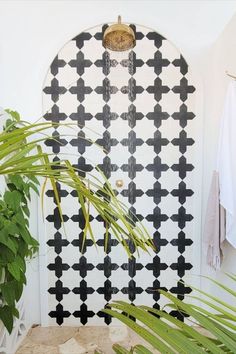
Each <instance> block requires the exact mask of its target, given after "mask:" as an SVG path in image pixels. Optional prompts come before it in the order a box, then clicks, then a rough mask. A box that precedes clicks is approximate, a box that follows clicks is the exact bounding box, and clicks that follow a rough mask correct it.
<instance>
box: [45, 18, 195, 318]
mask: <svg viewBox="0 0 236 354" xmlns="http://www.w3.org/2000/svg"><path fill="white" fill-rule="evenodd" d="M131 26H132V28H133V29H134V30H135V33H136V41H137V45H136V47H135V48H134V50H132V51H130V52H124V53H115V52H109V51H106V50H104V48H103V47H102V42H101V40H102V34H103V32H104V30H105V28H106V27H107V25H105V26H103V27H96V28H94V29H92V30H90V32H83V33H81V34H80V35H78V36H77V37H75V38H74V39H73V40H71V41H70V42H68V43H67V44H66V45H65V47H64V48H63V49H62V50H61V51H60V52H59V54H58V55H57V56H56V58H55V59H54V61H53V63H52V64H51V67H50V71H49V73H48V75H47V79H46V82H45V87H44V90H43V92H44V108H45V110H47V113H46V114H45V116H44V118H45V120H47V121H53V122H55V123H64V122H74V123H76V124H77V125H78V132H76V133H74V131H72V132H71V131H70V130H69V129H68V128H66V127H62V126H58V127H55V130H54V131H53V132H52V139H48V141H47V142H46V147H47V149H48V151H50V152H53V153H54V154H56V155H57V154H58V153H59V152H60V153H62V154H63V153H65V154H67V155H66V156H68V154H69V155H70V159H71V160H72V163H73V165H74V166H75V167H77V168H78V169H79V172H78V173H79V174H80V175H81V176H85V175H87V177H88V176H89V173H94V174H96V171H95V169H94V166H95V165H98V166H99V168H100V169H101V170H102V171H103V173H104V174H105V176H106V177H107V178H109V180H110V182H111V184H112V185H114V188H115V180H116V179H123V180H124V186H123V189H119V190H117V193H118V194H119V198H120V199H121V200H122V201H124V202H125V203H126V204H127V205H129V208H130V209H129V210H130V214H132V213H136V214H137V216H138V217H139V219H140V220H142V221H143V223H144V225H145V226H146V228H147V229H148V231H149V233H150V234H151V235H152V237H153V241H154V243H155V245H156V246H157V251H156V252H155V253H153V254H151V255H147V254H142V253H141V255H140V257H134V258H133V259H127V257H126V255H125V253H124V251H123V250H122V247H121V246H120V245H119V244H118V242H117V240H116V239H115V238H114V235H112V233H111V232H110V233H109V237H108V242H107V250H106V254H104V247H105V246H104V245H105V241H104V234H105V228H104V223H103V220H102V219H101V218H100V217H99V216H98V215H97V214H96V213H95V212H94V211H93V210H91V217H90V220H91V225H92V227H93V228H94V230H96V237H97V248H96V247H95V246H94V244H93V242H92V241H91V240H90V239H87V240H86V241H85V243H84V248H83V247H82V244H83V232H82V230H83V227H84V225H85V220H84V218H83V214H82V210H81V208H80V205H79V204H78V202H77V199H76V197H77V194H76V192H75V191H71V190H69V189H67V188H65V187H64V186H60V185H57V188H58V194H59V196H60V200H61V204H62V210H63V212H64V213H65V214H64V215H63V220H64V223H65V228H66V230H67V235H66V236H65V234H64V232H63V227H62V223H61V221H60V218H59V211H58V208H57V206H56V201H55V197H54V195H53V191H52V190H50V189H48V190H47V192H46V208H47V210H48V213H47V217H46V220H47V226H46V227H47V234H48V242H47V245H48V271H49V284H48V296H49V309H50V311H49V317H50V323H51V324H55V323H57V324H58V325H62V324H64V325H76V324H78V323H81V324H83V325H85V324H87V323H88V324H103V323H104V322H105V323H106V324H110V323H111V321H112V320H111V318H110V317H109V316H107V315H104V314H103V313H102V312H101V311H100V309H101V308H103V307H104V306H105V305H106V303H108V302H109V301H111V300H112V299H124V300H128V301H130V302H131V303H145V304H147V305H150V306H154V307H155V308H159V306H160V305H162V303H163V302H162V301H163V300H160V296H159V294H158V292H156V291H155V290H156V289H158V288H162V289H168V290H169V291H170V292H172V293H174V294H177V296H178V297H179V298H180V299H183V298H184V296H185V294H188V293H189V292H190V289H189V288H188V287H187V286H184V285H183V284H182V283H181V281H180V280H181V279H182V278H183V277H184V276H185V274H187V273H188V272H189V271H190V270H191V268H192V263H193V262H192V260H193V255H192V250H191V249H192V248H191V245H192V243H193V241H192V239H191V236H192V231H193V227H194V222H195V221H194V215H193V214H194V212H193V204H194V182H193V176H194V173H195V172H194V161H193V159H192V156H193V152H194V139H195V131H194V124H193V123H194V119H195V113H194V103H195V93H194V92H195V88H194V86H193V84H192V78H191V73H190V72H189V69H188V65H187V63H186V61H185V60H184V58H183V56H182V55H181V54H180V53H179V52H178V51H177V50H176V48H175V47H174V46H173V45H172V44H171V43H170V42H169V41H167V40H166V39H165V38H164V37H162V36H161V35H159V34H158V33H156V32H152V31H150V30H148V29H146V28H144V27H141V26H139V27H135V26H134V25H131ZM66 134H69V136H66ZM55 138H57V139H56V140H55ZM85 138H90V139H91V140H93V141H95V142H96V143H97V144H99V145H101V146H102V147H103V150H102V149H99V148H98V147H97V146H95V145H94V144H92V143H91V141H88V140H85ZM129 248H130V251H131V252H132V253H135V248H134V245H133V244H132V243H129ZM82 251H83V254H81V252H82ZM172 314H173V315H174V316H176V317H178V318H181V319H183V317H182V315H181V314H179V313H177V312H174V311H173V312H172Z"/></svg>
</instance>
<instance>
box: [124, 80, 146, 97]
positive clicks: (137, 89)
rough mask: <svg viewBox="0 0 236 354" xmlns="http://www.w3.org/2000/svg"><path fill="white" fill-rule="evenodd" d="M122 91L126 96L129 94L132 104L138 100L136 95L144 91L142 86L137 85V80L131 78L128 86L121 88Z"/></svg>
mask: <svg viewBox="0 0 236 354" xmlns="http://www.w3.org/2000/svg"><path fill="white" fill-rule="evenodd" d="M120 91H121V92H122V93H124V94H128V98H129V100H130V101H131V102H134V101H135V100H136V95H137V94H140V93H142V92H143V91H144V88H143V87H142V86H137V85H136V80H135V79H134V78H133V77H131V78H130V79H129V81H128V86H123V87H121V89H120Z"/></svg>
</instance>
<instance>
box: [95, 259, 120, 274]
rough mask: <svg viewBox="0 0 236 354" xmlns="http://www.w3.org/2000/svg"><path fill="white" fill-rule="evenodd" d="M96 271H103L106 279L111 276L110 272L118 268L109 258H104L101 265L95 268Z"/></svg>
mask: <svg viewBox="0 0 236 354" xmlns="http://www.w3.org/2000/svg"><path fill="white" fill-rule="evenodd" d="M96 268H97V269H98V270H103V271H104V275H105V277H106V278H109V277H110V276H111V272H112V271H114V270H117V269H118V268H119V266H118V264H116V263H112V261H111V257H109V256H106V257H105V258H104V262H103V263H99V264H98V265H97V267H96Z"/></svg>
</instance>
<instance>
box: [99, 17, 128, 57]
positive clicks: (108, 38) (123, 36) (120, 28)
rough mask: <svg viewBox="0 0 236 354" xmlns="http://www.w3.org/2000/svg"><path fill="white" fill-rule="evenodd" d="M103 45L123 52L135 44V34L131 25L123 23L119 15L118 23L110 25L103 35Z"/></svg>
mask: <svg viewBox="0 0 236 354" xmlns="http://www.w3.org/2000/svg"><path fill="white" fill-rule="evenodd" d="M102 44H103V47H105V48H106V49H110V50H113V51H116V52H123V51H125V50H129V49H132V48H133V47H134V46H135V35H134V31H133V30H132V28H131V27H129V26H127V25H125V24H124V23H121V17H120V16H118V23H115V24H114V25H111V26H109V27H108V28H107V29H106V30H105V32H104V35H103V42H102Z"/></svg>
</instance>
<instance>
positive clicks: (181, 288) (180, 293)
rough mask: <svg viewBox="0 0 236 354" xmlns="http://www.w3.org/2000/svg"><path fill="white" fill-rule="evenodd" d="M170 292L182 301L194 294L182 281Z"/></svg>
mask: <svg viewBox="0 0 236 354" xmlns="http://www.w3.org/2000/svg"><path fill="white" fill-rule="evenodd" d="M170 292H171V293H172V294H176V295H177V297H178V298H179V299H180V300H183V299H184V295H185V294H190V293H191V292H192V289H191V288H189V287H188V286H185V284H184V282H183V281H181V280H180V281H178V283H177V286H173V287H172V288H171V289H170Z"/></svg>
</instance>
